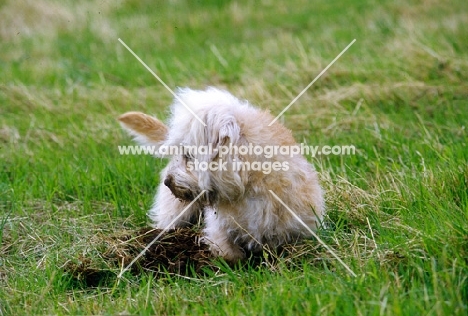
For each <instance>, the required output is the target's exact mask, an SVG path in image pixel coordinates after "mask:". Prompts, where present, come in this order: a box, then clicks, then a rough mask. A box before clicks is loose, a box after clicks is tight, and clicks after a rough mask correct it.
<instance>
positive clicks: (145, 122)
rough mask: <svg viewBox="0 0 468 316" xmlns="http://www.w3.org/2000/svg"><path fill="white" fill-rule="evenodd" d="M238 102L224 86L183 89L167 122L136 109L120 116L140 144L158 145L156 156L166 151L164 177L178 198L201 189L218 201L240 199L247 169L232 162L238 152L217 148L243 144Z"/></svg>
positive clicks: (238, 158)
mask: <svg viewBox="0 0 468 316" xmlns="http://www.w3.org/2000/svg"><path fill="white" fill-rule="evenodd" d="M242 107H248V105H247V104H246V103H243V102H241V101H239V100H238V99H236V98H235V97H233V96H232V95H231V94H229V93H228V92H225V91H221V90H217V89H214V88H210V89H208V90H205V91H194V90H190V89H183V90H179V92H178V94H177V97H176V100H175V102H174V104H173V105H172V108H171V118H170V120H169V127H166V126H165V125H164V124H163V123H162V122H161V121H159V120H158V119H156V118H154V117H151V116H148V115H146V114H143V113H139V112H129V113H126V114H123V115H122V116H120V117H119V121H120V122H121V124H122V126H123V127H124V129H126V130H127V131H128V132H129V133H130V134H131V135H132V136H134V137H135V140H136V141H137V142H139V143H140V144H141V145H144V146H148V145H150V146H155V147H156V148H159V151H158V154H157V156H158V155H159V156H170V162H169V164H168V166H167V168H166V169H165V170H164V172H163V174H162V176H163V179H162V181H164V184H165V185H166V186H167V187H168V188H169V189H170V190H171V191H172V193H173V194H174V195H175V196H176V197H177V198H179V199H181V200H185V201H191V200H193V199H194V198H195V197H196V196H198V195H199V194H200V193H201V192H202V191H204V190H205V191H206V194H204V195H203V196H202V197H201V198H200V201H201V202H202V203H204V204H216V203H217V202H218V201H220V200H223V201H235V200H236V199H238V198H239V197H240V196H242V195H243V194H244V191H245V186H246V184H247V182H248V175H247V174H246V171H245V170H244V169H242V168H236V164H238V163H239V162H242V157H241V155H239V154H238V153H235V152H233V153H228V154H225V155H220V153H219V148H220V147H221V146H224V147H225V148H226V146H227V147H228V146H229V145H233V146H240V145H242V144H246V141H245V139H244V138H243V136H242V132H241V126H240V124H239V122H238V121H237V119H236V117H235V115H234V114H233V113H234V112H233V109H237V110H239V108H242Z"/></svg>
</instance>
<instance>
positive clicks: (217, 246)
mask: <svg viewBox="0 0 468 316" xmlns="http://www.w3.org/2000/svg"><path fill="white" fill-rule="evenodd" d="M202 241H203V242H204V243H206V244H208V245H209V246H210V251H211V253H212V254H213V256H215V257H222V258H223V259H224V260H226V261H227V262H229V263H236V262H239V261H241V260H243V259H245V252H244V250H243V249H242V248H241V247H239V246H238V245H236V244H234V243H232V242H230V241H227V240H225V241H213V240H209V239H208V238H206V237H204V238H203V239H202Z"/></svg>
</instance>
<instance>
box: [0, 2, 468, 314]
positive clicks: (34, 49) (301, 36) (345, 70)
mask: <svg viewBox="0 0 468 316" xmlns="http://www.w3.org/2000/svg"><path fill="white" fill-rule="evenodd" d="M467 25H468V5H467V4H466V1H464V0H454V1H450V2H448V1H431V0H428V1H402V0H398V1H392V2H390V1H376V0H374V1H372V0H362V1H358V0H353V1H343V0H338V1H326V0H317V1H306V0H293V1H274V0H262V1H247V0H242V1H216V0H209V1H188V0H187V1H182V0H173V1H167V2H159V1H157V2H156V1H149V0H144V1H137V0H127V1H123V0H122V1H95V0H88V1H71V0H62V1H58V0H49V1H47V0H4V1H0V78H1V79H0V315H25V314H26V315H37V314H49V315H50V314H106V315H109V314H119V313H121V314H140V315H149V314H162V315H166V314H177V315H179V314H201V315H215V314H226V315H283V314H300V315H318V314H320V315H327V314H338V315H355V314H357V315H466V314H467V313H468V146H467V143H468V135H467V134H468V131H467V124H468V28H467ZM119 38H120V39H121V40H122V41H124V42H125V43H126V44H127V45H128V46H129V47H130V48H131V49H132V50H133V51H134V52H135V53H136V54H138V56H139V57H140V58H141V59H142V60H143V61H144V62H145V63H146V64H147V65H148V66H149V67H150V68H151V69H152V70H153V71H154V72H155V73H157V75H158V76H160V77H161V79H162V80H164V82H165V83H166V84H167V85H168V86H169V87H171V88H176V87H186V86H188V87H192V88H204V87H206V86H217V87H221V88H225V89H228V90H229V91H231V92H232V93H233V94H234V95H236V96H238V97H239V98H242V99H247V100H249V101H250V102H251V103H252V104H255V105H257V106H259V107H261V108H264V109H269V110H270V111H271V113H272V114H273V115H274V116H276V115H277V114H279V113H280V112H281V111H282V110H283V108H285V107H286V105H288V104H289V103H290V102H291V100H292V99H294V97H296V96H297V95H298V94H299V93H300V92H301V91H302V90H303V89H304V88H305V87H306V86H307V85H308V84H309V83H310V82H311V81H312V80H313V79H314V78H315V77H316V76H317V75H318V74H319V73H320V72H321V71H322V70H323V69H324V68H325V67H327V65H328V64H329V63H330V62H331V61H332V60H333V59H334V58H335V57H336V56H337V55H338V54H339V53H340V52H341V51H342V50H343V49H344V48H345V47H346V46H347V45H348V44H349V43H351V41H352V40H353V39H356V42H355V43H354V44H353V45H352V46H351V47H350V48H349V49H348V50H347V51H346V52H345V53H344V54H343V55H342V57H341V58H340V59H338V60H337V61H336V63H335V64H333V65H332V66H331V67H330V68H329V70H328V71H327V72H326V73H325V74H324V75H323V76H322V77H321V78H319V79H318V80H317V81H316V82H315V83H314V84H313V85H312V86H311V87H310V88H309V89H308V90H307V92H306V93H304V94H303V95H302V96H301V97H300V98H299V99H298V100H297V101H296V102H295V103H294V104H293V105H292V106H291V108H290V109H289V110H288V111H287V112H286V113H285V114H284V115H283V116H282V117H281V121H282V122H283V123H284V124H285V125H286V126H287V127H288V128H290V129H291V130H292V132H293V135H294V136H295V138H296V140H297V141H298V142H304V143H307V144H311V145H318V146H325V145H329V146H335V145H339V146H341V145H353V146H355V148H356V153H355V154H354V155H320V156H316V157H308V159H309V160H310V161H311V162H312V163H314V165H315V167H316V169H317V170H318V171H319V173H320V180H321V183H322V186H323V188H324V189H325V191H326V204H327V210H328V216H327V223H328V228H327V229H323V230H320V231H319V232H318V234H319V236H320V238H321V240H323V242H324V243H325V244H326V245H328V246H329V247H330V248H331V249H333V251H334V252H335V253H336V254H337V255H338V256H339V258H340V259H341V260H343V262H344V263H345V264H346V266H348V267H349V268H350V269H351V270H352V271H353V272H354V273H355V274H356V276H353V275H352V274H350V273H349V272H348V270H347V269H346V268H345V267H344V266H343V265H342V264H340V263H339V262H338V261H337V260H336V259H335V258H334V257H333V256H332V255H331V254H330V252H329V251H328V250H327V249H326V248H325V247H324V246H323V244H321V243H319V242H317V241H315V240H309V241H307V243H306V246H305V248H301V249H302V250H301V251H300V253H296V254H294V255H292V256H289V257H287V256H286V257H280V258H279V259H276V260H272V258H271V254H269V253H268V252H265V258H264V263H263V264H262V265H260V266H254V265H250V264H246V265H244V266H242V267H237V268H229V267H227V266H225V265H223V263H222V262H218V263H216V264H217V265H218V266H219V271H217V272H212V273H210V272H207V273H206V274H205V275H190V276H183V277H182V276H178V275H175V274H172V273H159V274H151V273H144V274H141V275H134V274H131V273H126V274H125V275H124V277H123V278H121V279H119V280H118V279H116V278H115V273H118V272H119V271H118V270H115V271H114V270H112V272H113V273H114V274H112V275H111V276H110V277H109V278H108V279H107V280H103V282H101V284H99V285H98V286H89V284H86V283H85V282H82V281H81V280H76V279H75V278H73V275H71V274H70V273H69V271H67V270H66V269H65V268H64V267H66V266H67V265H69V264H70V263H77V262H79V261H80V260H81V259H80V258H90V259H91V260H96V261H99V260H101V261H100V262H103V261H102V258H101V257H100V256H101V253H100V249H99V240H101V239H104V238H106V237H107V236H111V235H115V234H120V233H124V232H131V231H136V230H138V229H141V228H142V227H146V226H147V225H148V222H147V218H146V212H147V210H148V209H149V208H150V206H151V204H152V200H153V197H154V193H155V188H156V186H157V184H158V183H159V178H158V171H159V170H161V168H162V167H163V166H164V165H165V163H166V161H164V160H160V159H154V158H152V157H150V156H148V155H120V154H119V151H118V146H119V145H130V144H132V140H131V139H130V137H128V136H127V135H126V134H125V133H124V132H123V131H121V128H120V126H119V124H118V123H117V121H116V117H117V116H118V115H119V114H121V113H124V112H127V111H130V110H137V111H142V112H146V113H150V114H154V115H156V116H158V117H160V118H165V117H167V114H168V107H169V105H170V103H171V101H172V95H171V94H170V93H169V92H168V91H167V90H166V89H165V88H164V87H163V86H162V85H161V84H160V83H159V82H158V81H157V80H156V79H155V78H154V77H153V76H152V75H151V73H150V72H148V71H147V70H146V69H145V68H144V67H143V66H142V65H141V64H140V63H139V62H138V60H137V59H135V57H134V56H132V54H130V52H129V51H128V50H127V49H126V48H125V47H124V46H123V45H122V44H121V43H120V42H119V41H118V39H119ZM103 263H105V262H103Z"/></svg>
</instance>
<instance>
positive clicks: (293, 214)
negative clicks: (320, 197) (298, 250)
mask: <svg viewBox="0 0 468 316" xmlns="http://www.w3.org/2000/svg"><path fill="white" fill-rule="evenodd" d="M268 191H270V193H271V194H272V195H273V196H274V197H275V199H277V200H278V201H279V202H280V203H281V204H282V205H283V206H284V207H285V208H286V209H287V210H288V211H289V212H290V213H291V214H292V216H294V218H295V219H296V220H297V221H298V222H299V223H301V224H302V226H304V227H305V228H306V229H307V230H308V231H309V232H310V233H311V234H312V236H314V237H315V238H316V239H317V241H318V242H319V243H321V244H322V246H324V247H325V248H326V249H327V250H328V251H329V252H330V253H331V254H332V255H333V257H335V258H336V259H337V260H338V262H339V263H341V265H342V266H343V267H345V269H346V270H348V272H349V273H350V274H351V275H352V276H353V277H356V276H357V275H356V273H354V272H353V270H351V268H350V267H348V266H347V265H346V263H344V262H343V260H341V259H340V257H338V255H337V254H336V253H335V252H334V251H333V250H332V249H331V248H330V247H329V246H328V245H327V244H326V243H324V242H323V240H322V239H320V237H319V236H317V234H316V233H315V232H314V231H313V230H312V229H310V227H309V226H307V225H306V223H304V221H303V220H302V219H301V218H300V217H299V216H297V214H296V213H294V211H293V210H291V209H290V208H289V206H287V205H286V204H285V203H284V202H283V201H282V200H281V199H280V198H279V197H278V196H277V195H276V194H275V193H274V192H273V191H272V190H268Z"/></svg>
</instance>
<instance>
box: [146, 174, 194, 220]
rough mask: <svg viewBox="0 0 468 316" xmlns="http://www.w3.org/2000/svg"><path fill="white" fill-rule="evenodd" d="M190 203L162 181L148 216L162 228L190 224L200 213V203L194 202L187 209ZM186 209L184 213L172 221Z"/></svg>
mask: <svg viewBox="0 0 468 316" xmlns="http://www.w3.org/2000/svg"><path fill="white" fill-rule="evenodd" d="M189 204H190V202H181V201H180V200H179V199H177V198H176V197H175V196H174V195H173V194H172V192H171V190H169V188H168V187H166V186H165V185H164V183H161V184H160V185H159V188H158V193H157V195H156V201H155V203H154V205H153V207H152V208H151V210H149V212H148V216H149V218H150V220H151V221H153V222H154V223H155V226H156V227H157V228H160V229H166V228H176V227H185V226H189V225H191V224H195V223H196V222H197V220H198V216H199V215H200V206H199V205H198V203H194V204H193V205H192V206H190V208H189V209H188V210H185V208H186V207H187V206H188V205H189ZM184 210H185V212H184V214H183V215H182V216H181V217H180V218H178V219H177V220H176V221H175V222H174V223H172V222H173V221H174V219H175V218H176V217H177V216H178V215H179V214H180V213H181V212H182V211H184ZM171 223H172V224H171Z"/></svg>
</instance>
